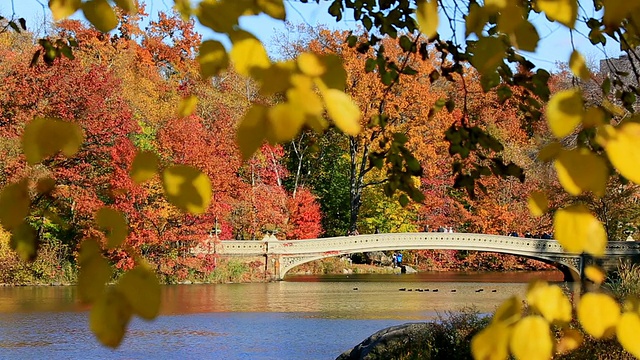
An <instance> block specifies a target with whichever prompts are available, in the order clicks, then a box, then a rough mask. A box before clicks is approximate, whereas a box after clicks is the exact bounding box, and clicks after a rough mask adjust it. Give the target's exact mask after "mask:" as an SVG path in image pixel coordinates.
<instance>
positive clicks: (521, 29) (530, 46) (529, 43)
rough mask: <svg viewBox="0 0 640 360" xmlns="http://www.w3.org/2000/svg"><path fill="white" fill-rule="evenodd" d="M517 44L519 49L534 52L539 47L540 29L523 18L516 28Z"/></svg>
mask: <svg viewBox="0 0 640 360" xmlns="http://www.w3.org/2000/svg"><path fill="white" fill-rule="evenodd" d="M513 35H514V36H515V39H516V41H515V45H516V47H517V48H518V49H520V50H524V51H530V52H534V51H536V48H537V47H538V41H540V35H538V30H536V28H535V27H534V26H533V25H532V24H531V23H530V22H528V21H525V20H522V21H520V22H519V23H518V27H516V29H515V30H514V33H513Z"/></svg>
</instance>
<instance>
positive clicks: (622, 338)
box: [616, 312, 640, 358]
mask: <svg viewBox="0 0 640 360" xmlns="http://www.w3.org/2000/svg"><path fill="white" fill-rule="evenodd" d="M638 334H640V317H639V316H638V314H637V313H635V312H626V313H624V314H622V316H621V317H620V321H619V322H618V326H616V335H617V337H618V341H619V342H620V345H622V347H624V349H625V350H627V351H628V352H630V353H631V355H633V356H635V357H636V358H640V341H638Z"/></svg>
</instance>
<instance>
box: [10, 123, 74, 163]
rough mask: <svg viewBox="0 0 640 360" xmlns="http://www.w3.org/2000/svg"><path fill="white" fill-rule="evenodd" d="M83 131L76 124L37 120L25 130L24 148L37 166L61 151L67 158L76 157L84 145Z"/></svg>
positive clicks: (29, 158)
mask: <svg viewBox="0 0 640 360" xmlns="http://www.w3.org/2000/svg"><path fill="white" fill-rule="evenodd" d="M82 141H83V135H82V130H81V129H80V127H79V126H78V125H76V124H73V123H70V122H67V121H62V120H57V119H44V118H35V119H33V121H31V122H30V123H29V124H27V126H26V128H25V129H24V134H23V136H22V147H23V150H24V155H25V157H26V158H27V161H28V162H29V163H30V164H37V163H39V162H40V161H42V160H44V159H45V158H47V157H49V156H52V155H55V154H56V153H57V152H58V151H61V152H62V153H63V154H64V155H65V156H67V157H69V156H72V155H74V154H75V153H76V152H78V150H79V149H80V146H81V145H82Z"/></svg>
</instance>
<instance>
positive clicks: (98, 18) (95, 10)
mask: <svg viewBox="0 0 640 360" xmlns="http://www.w3.org/2000/svg"><path fill="white" fill-rule="evenodd" d="M82 12H83V13H84V17H86V18H87V20H89V22H90V23H91V24H92V25H93V26H95V27H96V29H98V30H100V31H102V32H109V31H111V30H113V29H115V28H116V26H118V18H117V16H116V13H115V11H113V8H112V7H111V5H109V3H108V2H107V0H89V1H87V2H84V3H82Z"/></svg>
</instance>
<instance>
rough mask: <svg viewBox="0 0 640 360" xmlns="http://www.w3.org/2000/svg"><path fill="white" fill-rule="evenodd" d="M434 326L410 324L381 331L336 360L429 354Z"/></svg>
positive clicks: (374, 359) (370, 359) (365, 359)
mask: <svg viewBox="0 0 640 360" xmlns="http://www.w3.org/2000/svg"><path fill="white" fill-rule="evenodd" d="M432 326H433V324H432V323H408V324H403V325H396V326H392V327H389V328H386V329H383V330H380V331H378V332H377V333H375V334H373V335H371V336H369V337H368V338H367V339H365V340H364V341H363V342H361V343H360V344H358V345H357V346H356V347H354V348H353V349H351V350H347V351H345V352H344V353H343V354H342V355H340V356H338V357H337V358H336V360H376V359H379V360H382V359H384V360H386V359H398V358H402V357H405V356H406V355H408V354H414V355H416V354H420V353H422V354H429V353H430V349H429V346H430V343H431V341H429V339H430V334H431V329H432ZM427 358H428V357H427Z"/></svg>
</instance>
